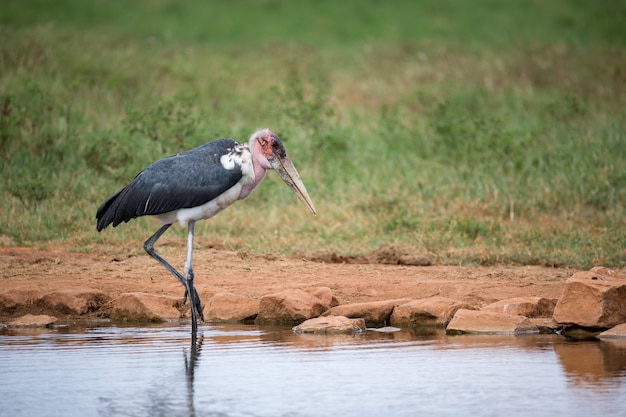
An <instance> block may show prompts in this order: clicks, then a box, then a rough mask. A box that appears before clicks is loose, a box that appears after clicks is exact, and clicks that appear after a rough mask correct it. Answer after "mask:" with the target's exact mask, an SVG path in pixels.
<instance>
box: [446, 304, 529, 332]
mask: <svg viewBox="0 0 626 417" xmlns="http://www.w3.org/2000/svg"><path fill="white" fill-rule="evenodd" d="M537 332H539V329H538V328H537V326H535V325H534V324H533V323H532V322H531V321H530V320H529V319H528V318H526V317H524V316H516V315H512V314H503V313H491V312H488V311H474V310H465V309H460V310H458V311H457V312H456V314H455V315H454V317H453V318H452V320H451V321H450V323H449V324H448V327H446V333H447V334H462V333H489V334H521V333H537Z"/></svg>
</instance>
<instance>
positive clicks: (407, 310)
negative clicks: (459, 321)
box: [390, 296, 474, 327]
mask: <svg viewBox="0 0 626 417" xmlns="http://www.w3.org/2000/svg"><path fill="white" fill-rule="evenodd" d="M461 308H464V309H467V310H474V307H472V306H470V305H469V304H466V303H463V302H460V301H456V300H453V299H451V298H447V297H440V296H435V297H430V298H423V299H421V300H413V301H410V302H408V303H405V304H400V305H399V306H397V307H396V308H394V309H393V313H392V314H391V318H390V322H391V324H392V325H394V326H407V325H412V326H426V327H445V326H446V325H447V324H448V323H449V322H450V320H452V317H453V316H454V313H456V312H457V310H459V309H461Z"/></svg>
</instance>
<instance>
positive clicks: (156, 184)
mask: <svg viewBox="0 0 626 417" xmlns="http://www.w3.org/2000/svg"><path fill="white" fill-rule="evenodd" d="M269 169H274V170H276V171H277V172H278V174H279V175H280V176H281V178H282V179H283V181H285V183H286V184H287V185H288V186H289V187H290V188H291V189H292V190H293V192H294V193H295V194H296V196H298V198H299V199H300V201H301V202H302V203H304V205H305V206H306V207H308V209H309V210H311V212H312V213H313V214H317V213H316V211H315V207H314V206H313V202H312V201H311V198H310V197H309V194H308V193H307V191H306V188H305V187H304V184H303V183H302V180H301V179H300V175H299V174H298V171H296V168H295V167H294V165H293V163H292V162H291V160H290V159H289V157H288V156H287V152H286V151H285V147H284V146H283V144H282V142H281V141H280V139H279V138H278V136H276V135H275V134H274V133H272V132H271V131H270V130H268V129H262V130H258V131H257V132H255V133H254V134H252V136H251V137H250V140H249V141H248V143H247V144H244V143H238V142H235V141H234V140H232V139H218V140H215V141H213V142H209V143H206V144H204V145H201V146H198V147H197V148H194V149H191V150H189V151H186V152H183V153H179V154H176V155H173V156H169V157H167V158H163V159H160V160H158V161H156V162H153V163H152V164H150V165H148V166H147V167H146V168H145V169H144V170H143V171H141V172H140V173H139V174H137V176H136V177H135V179H133V180H132V182H131V183H130V184H128V185H127V186H125V187H124V188H122V189H121V190H120V191H118V192H117V193H115V194H113V195H112V196H111V197H109V198H108V199H107V200H106V201H105V202H104V203H102V205H101V206H100V207H99V208H98V211H97V213H96V219H97V220H98V223H97V229H98V231H101V230H102V229H104V228H105V227H107V226H108V225H110V224H112V225H113V227H115V226H117V225H118V224H120V223H122V222H128V221H129V220H131V219H134V218H135V217H140V216H148V215H151V216H156V217H157V219H159V220H160V221H161V223H162V224H163V225H162V226H161V227H160V228H159V229H158V230H157V231H156V232H155V233H154V234H153V235H152V236H150V238H148V240H146V241H145V242H144V245H143V247H144V249H145V250H146V252H147V253H148V254H149V255H150V256H151V257H153V258H154V259H156V260H157V261H158V262H159V263H160V264H161V265H163V266H164V267H165V268H166V269H167V270H168V271H169V272H170V273H171V274H172V275H174V277H176V279H178V281H180V283H181V284H183V286H184V287H185V295H184V297H183V304H184V303H185V302H186V301H187V296H189V304H190V307H191V328H192V332H193V333H194V334H195V333H196V330H197V328H198V323H197V317H199V318H200V320H203V321H204V315H203V313H202V305H201V304H200V297H199V296H198V293H197V292H196V289H195V287H194V285H193V278H194V274H193V269H192V267H191V254H192V248H193V229H194V225H195V223H196V221H198V220H202V219H208V218H210V217H213V216H215V215H216V214H217V213H219V212H220V211H221V210H223V209H225V208H226V207H228V206H230V205H231V204H233V203H234V202H235V201H237V200H242V199H244V198H246V197H247V196H248V195H250V193H251V192H252V190H253V189H254V187H256V186H257V185H258V184H259V183H260V182H261V181H262V180H263V178H264V177H265V171H267V170H269ZM175 222H178V224H180V225H181V227H185V226H186V227H187V230H188V235H187V259H186V261H185V270H184V272H185V276H184V277H183V276H182V275H181V274H180V272H178V271H177V270H176V269H174V267H172V266H171V265H170V264H169V263H168V262H167V261H165V259H163V258H162V257H161V256H160V255H159V254H157V253H156V252H155V251H154V243H155V242H156V241H157V239H158V238H159V237H161V235H162V234H163V233H165V231H166V230H167V229H168V228H169V227H170V226H171V225H172V224H173V223H175ZM196 316H197V317H196Z"/></svg>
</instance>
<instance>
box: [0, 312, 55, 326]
mask: <svg viewBox="0 0 626 417" xmlns="http://www.w3.org/2000/svg"><path fill="white" fill-rule="evenodd" d="M57 320H58V319H57V318H56V317H52V316H46V315H43V314H40V315H32V314H25V315H23V316H22V317H18V318H16V319H15V320H12V321H10V322H9V323H8V326H9V327H51V326H52V325H54V323H55V322H56V321H57Z"/></svg>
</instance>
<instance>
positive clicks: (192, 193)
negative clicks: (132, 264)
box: [96, 139, 242, 231]
mask: <svg viewBox="0 0 626 417" xmlns="http://www.w3.org/2000/svg"><path fill="white" fill-rule="evenodd" d="M235 145H238V144H237V142H235V141H234V140H232V139H218V140H216V141H213V142H209V143H207V144H204V145H201V146H198V147H197V148H194V149H191V150H189V151H187V152H184V153H180V154H177V155H173V156H170V157H167V158H163V159H160V160H158V161H156V162H153V163H152V164H150V165H148V166H147V167H146V168H145V169H144V170H143V171H141V172H140V173H139V174H138V175H137V176H136V177H135V179H134V180H133V181H132V182H131V183H130V184H128V185H127V186H126V187H124V188H122V189H121V190H120V191H118V192H117V193H115V194H114V195H112V196H111V197H109V198H108V199H107V200H106V201H105V202H104V203H102V205H101V206H100V207H99V208H98V211H97V213H96V218H97V219H98V224H97V229H98V231H100V230H102V229H104V228H105V227H107V226H108V225H109V224H113V227H115V226H117V225H118V224H120V223H121V222H127V221H129V220H131V219H134V218H135V217H139V216H145V215H154V214H162V213H167V212H170V211H174V210H178V209H181V208H191V207H196V206H199V205H202V204H204V203H207V202H209V201H211V200H213V199H214V198H216V197H217V196H219V195H220V194H222V193H223V192H224V191H226V190H228V189H229V188H231V187H232V186H233V185H235V184H236V183H237V182H238V181H239V180H240V179H241V177H242V173H241V167H240V166H237V165H235V167H234V169H231V170H228V169H225V168H224V167H223V166H222V164H221V163H220V158H221V157H222V155H225V154H227V153H229V152H230V151H231V150H233V149H234V147H235Z"/></svg>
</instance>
